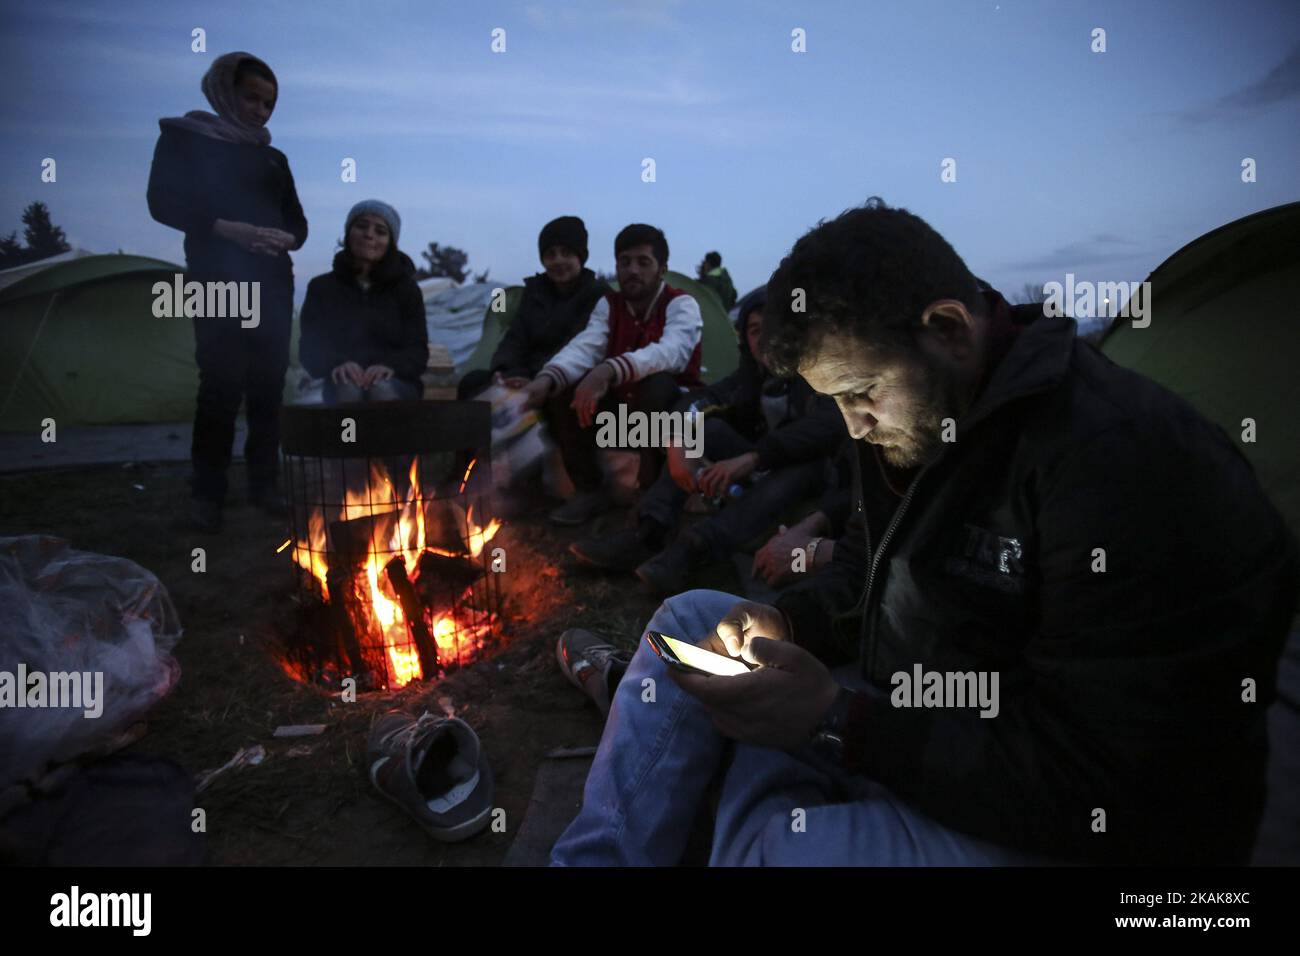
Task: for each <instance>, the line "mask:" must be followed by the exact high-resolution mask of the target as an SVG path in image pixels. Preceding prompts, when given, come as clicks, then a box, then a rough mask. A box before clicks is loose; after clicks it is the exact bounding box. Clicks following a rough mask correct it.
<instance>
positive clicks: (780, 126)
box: [0, 0, 1300, 301]
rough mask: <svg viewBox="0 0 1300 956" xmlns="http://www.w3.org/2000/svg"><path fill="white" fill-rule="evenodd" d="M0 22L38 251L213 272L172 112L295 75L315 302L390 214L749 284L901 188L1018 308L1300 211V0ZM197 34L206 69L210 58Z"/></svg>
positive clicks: (5, 208)
mask: <svg viewBox="0 0 1300 956" xmlns="http://www.w3.org/2000/svg"><path fill="white" fill-rule="evenodd" d="M0 17H2V20H0V23H2V24H3V32H2V34H0V36H2V39H0V64H3V65H0V71H3V78H4V81H5V84H4V88H5V97H4V100H5V105H4V112H3V115H2V116H0V128H2V129H3V136H2V137H0V232H4V233H8V232H9V231H11V230H14V229H17V230H19V232H20V234H21V222H20V219H19V217H20V215H21V211H22V209H23V207H24V206H25V205H26V204H27V203H29V202H31V201H32V200H34V199H41V200H43V201H45V202H46V203H47V204H48V205H49V207H50V209H51V211H52V213H53V217H54V221H55V222H56V223H57V224H58V225H61V226H62V227H64V229H65V230H66V231H67V233H68V237H69V239H70V241H71V242H72V243H73V245H75V246H81V247H84V248H87V249H90V250H93V251H97V252H111V251H115V250H117V249H119V248H121V249H123V250H125V251H128V252H135V253H141V254H145V255H152V256H159V257H162V258H165V259H170V260H172V261H175V262H183V256H182V251H181V236H180V234H179V233H176V232H174V231H173V230H171V229H168V228H166V227H164V226H162V225H159V224H158V223H155V222H153V220H152V219H151V218H150V217H149V213H148V210H147V208H146V206H145V200H144V193H145V185H146V182H147V180H148V173H149V161H150V157H151V156H152V152H153V147H154V142H155V140H156V138H157V135H158V126H157V120H158V118H159V117H160V116H174V115H180V114H183V113H184V112H186V111H187V110H191V109H205V110H206V109H208V105H207V103H206V101H205V100H204V99H203V97H202V94H201V93H200V92H199V81H200V79H201V77H202V75H203V72H204V70H205V69H206V68H207V66H208V64H209V62H210V61H211V59H212V58H213V57H214V56H216V55H219V54H221V53H224V52H227V51H230V50H247V51H249V52H251V53H254V54H256V55H258V56H260V57H262V58H263V59H264V60H266V61H267V62H268V63H269V64H270V65H271V67H272V68H273V69H274V70H275V71H276V73H277V75H278V76H279V79H280V99H279V103H278V106H277V108H276V111H275V114H274V116H272V118H271V122H270V124H269V128H270V130H271V132H272V136H273V142H274V144H275V145H276V146H277V147H279V148H280V149H282V150H283V151H284V152H285V153H286V154H287V155H288V157H289V161H290V164H291V166H292V169H293V172H294V175H295V178H296V180H297V184H298V190H299V195H300V196H301V199H302V202H303V207H304V209H305V210H306V213H307V217H308V220H309V223H310V229H311V234H310V238H309V239H308V241H307V244H306V246H305V247H304V248H303V249H302V250H301V251H299V252H298V253H296V254H295V255H294V259H295V272H296V274H297V277H298V280H297V290H296V291H297V296H298V299H299V301H301V297H302V294H303V291H304V289H305V286H306V282H307V279H308V278H310V277H311V276H312V275H315V274H317V273H319V272H322V271H324V270H325V269H327V268H328V264H329V261H330V259H331V257H332V255H333V252H334V249H335V248H336V241H337V240H338V238H339V236H340V235H341V232H342V226H343V217H344V214H345V213H346V211H347V209H348V208H349V207H350V206H351V205H352V203H353V202H355V201H357V200H359V199H363V198H369V197H378V198H381V199H384V200H386V201H388V202H391V203H392V204H393V205H395V206H396V207H397V209H398V210H399V212H400V213H401V215H402V218H403V225H402V243H401V245H402V247H403V249H405V250H406V251H407V252H408V253H410V254H411V255H412V257H413V258H415V259H416V260H417V262H419V261H420V260H419V257H418V251H419V250H420V249H422V248H424V246H425V245H426V244H427V243H428V242H430V241H431V240H436V241H438V242H441V243H450V244H453V245H457V246H460V247H461V248H464V249H465V250H467V251H468V252H469V254H470V265H471V267H472V268H475V269H482V268H484V267H491V270H492V278H493V279H494V280H496V281H501V282H516V281H519V279H520V278H521V277H522V276H524V275H526V274H529V273H532V272H535V271H537V270H538V268H539V265H538V262H537V255H536V236H537V232H538V229H539V228H540V226H541V225H542V224H543V223H544V222H545V221H546V220H548V219H550V218H552V217H553V216H556V215H560V214H565V213H574V214H577V215H580V216H582V217H583V219H585V220H586V222H587V226H588V229H589V231H590V233H591V249H592V255H591V261H590V265H592V266H594V267H596V268H602V269H605V270H611V271H612V267H613V240H614V235H615V233H616V232H617V231H618V230H619V228H621V227H622V226H623V225H625V224H626V223H628V222H634V221H645V222H650V223H653V224H655V225H658V226H660V227H661V228H663V229H664V231H665V232H666V233H667V235H668V240H669V243H670V245H671V249H672V253H671V260H670V266H672V267H673V268H676V269H678V270H681V271H685V272H693V269H694V266H695V263H697V262H698V261H699V259H700V258H701V256H702V255H703V253H704V252H706V251H708V250H709V249H715V248H716V249H718V250H720V251H721V252H722V255H723V259H724V262H725V264H726V265H727V266H728V267H729V268H730V270H731V272H732V274H733V276H734V278H735V281H736V285H737V287H739V288H740V290H741V291H742V292H743V291H745V290H746V289H748V288H750V287H752V286H754V285H756V284H758V283H760V282H764V281H766V279H767V277H768V275H769V274H770V272H771V270H772V269H773V268H774V267H775V266H776V264H777V262H778V261H779V260H780V257H781V256H782V255H783V254H784V253H785V252H786V251H787V250H788V249H789V247H790V246H791V244H792V243H793V242H794V240H795V239H797V238H798V236H799V235H800V234H801V233H802V232H803V231H805V230H806V229H807V228H809V227H810V226H812V225H814V224H815V223H816V222H817V220H818V219H820V218H823V217H828V216H832V215H834V214H835V213H837V212H839V211H840V210H842V209H844V208H846V207H848V206H853V205H856V204H858V203H860V202H861V201H862V200H863V199H865V198H866V197H868V196H870V195H872V194H879V195H880V196H882V197H883V198H884V199H885V200H886V201H888V202H889V203H891V204H893V205H902V206H906V207H908V208H909V209H911V210H912V211H914V212H916V213H917V214H919V215H921V216H922V217H924V218H925V219H927V220H928V221H929V222H930V223H931V224H932V225H934V226H935V227H936V228H937V229H938V230H939V231H940V232H942V233H943V234H944V235H945V236H946V237H947V238H948V239H949V240H950V241H951V242H952V243H953V245H954V246H955V247H956V249H957V251H958V252H959V253H960V254H961V255H962V256H963V257H964V258H965V259H966V261H967V263H968V264H969V265H970V266H971V268H972V269H973V270H974V271H975V272H976V273H977V274H978V275H981V276H983V277H984V278H987V279H988V280H990V281H991V282H993V283H994V284H995V285H997V286H998V287H1000V288H1002V289H1003V291H1004V292H1007V293H1008V294H1009V295H1012V296H1013V297H1014V295H1015V294H1016V293H1018V292H1019V291H1020V290H1021V287H1022V286H1023V285H1024V284H1025V283H1027V282H1035V283H1037V284H1039V285H1041V284H1042V283H1043V282H1045V281H1048V280H1052V279H1056V280H1058V281H1060V280H1063V279H1064V275H1065V273H1066V272H1074V273H1075V274H1076V276H1078V277H1081V278H1093V279H1106V280H1138V279H1142V278H1144V277H1145V276H1146V275H1147V273H1148V272H1149V271H1150V270H1151V269H1152V268H1154V267H1155V266H1156V265H1158V264H1159V263H1160V261H1161V260H1163V259H1164V258H1165V257H1166V256H1168V255H1169V254H1170V253H1172V252H1173V251H1175V250H1176V249H1177V248H1178V247H1180V246H1182V245H1183V244H1184V243H1186V242H1188V241H1190V240H1191V239H1193V238H1195V237H1196V236H1198V235H1200V234H1201V233H1203V232H1205V231H1207V230H1209V229H1211V228H1213V227H1215V226H1218V225H1221V224H1223V223H1225V222H1228V221H1230V220H1232V219H1236V218H1238V217H1240V216H1243V215H1246V214H1248V213H1251V212H1254V211H1256V210H1260V209H1264V208H1267V207H1269V206H1273V205H1276V204H1279V203H1283V202H1288V201H1291V200H1294V199H1296V198H1297V197H1298V196H1300V150H1298V148H1297V147H1298V146H1300V121H1298V119H1300V116H1298V113H1300V110H1298V109H1297V107H1298V105H1300V4H1297V3H1295V2H1294V0H1279V2H1275V3H1266V2H1233V3H1226V2H1224V3H1215V2H1186V0H1184V2H1172V0H1171V2H1141V3H1134V2H1115V3H1079V2H1058V0H1039V2H1026V0H1001V2H984V0H980V2H974V0H972V2H956V0H950V2H939V0H921V2H903V0H895V2H877V0H871V2H866V0H863V2H842V3H839V2H824V3H823V2H807V3H788V2H787V3H781V2H774V0H773V2H763V0H759V2H753V3H739V2H695V3H684V2H653V3H652V2H642V3H631V2H615V0H609V2H598V0H580V2H573V3H558V2H540V0H539V2H520V3H491V2H481V3H480V2H474V3H470V2H459V3H455V2H421V3H360V2H355V0H351V2H335V0H322V2H314V3H301V4H299V3H294V4H290V3H283V2H276V0H268V2H261V3H255V4H254V3H246V4H235V3H229V4H227V3H221V4H217V3H192V2H186V0H180V2H176V0H169V2H140V3H135V2H122V3H62V2H42V3H34V4H33V3H25V4H21V5H20V4H17V3H13V2H12V0H4V2H3V13H2V14H0ZM194 27H203V28H204V29H206V31H207V46H208V52H207V53H193V52H191V51H190V31H191V30H192V29H193V28H194ZM497 27H500V28H503V29H504V30H505V31H506V52H505V53H499V54H498V53H493V52H492V51H491V48H490V44H491V31H492V30H493V29H494V28H497ZM796 27H798V28H802V29H804V30H805V31H806V33H807V52H806V53H802V54H797V53H794V52H792V51H791V31H792V30H793V29H794V28H796ZM1095 27H1101V28H1104V29H1105V30H1106V46H1107V50H1106V52H1105V53H1100V54H1098V53H1093V52H1091V50H1090V45H1091V43H1092V40H1091V31H1092V30H1093V29H1094V28H1095ZM47 156H50V157H55V158H56V159H57V160H58V182H57V183H55V184H44V183H41V182H40V179H39V174H40V163H41V160H42V159H43V158H44V157H47ZM344 157H353V158H355V159H356V160H357V163H358V170H359V177H358V178H359V181H358V182H357V183H344V182H342V181H341V179H340V175H339V171H340V161H341V160H342V159H343V158H344ZM645 157H652V158H653V159H654V160H655V163H656V171H657V181H656V182H654V183H644V182H642V179H641V170H642V160H643V158H645ZM947 157H951V158H954V159H955V160H956V161H957V182H955V183H943V182H941V181H940V164H941V162H942V161H943V160H944V159H945V158H947ZM1245 157H1251V158H1254V159H1255V161H1256V163H1257V169H1258V181H1257V182H1255V183H1252V184H1246V183H1243V182H1242V181H1241V161H1242V159H1243V158H1245Z"/></svg>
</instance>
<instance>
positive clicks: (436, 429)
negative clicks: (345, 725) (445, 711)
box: [280, 401, 501, 690]
mask: <svg viewBox="0 0 1300 956" xmlns="http://www.w3.org/2000/svg"><path fill="white" fill-rule="evenodd" d="M280 422H281V449H282V453H283V464H284V468H283V472H284V487H285V495H286V497H287V499H288V502H289V508H290V525H291V527H290V532H291V539H290V540H291V545H292V551H291V555H292V558H293V568H294V577H295V589H296V597H297V602H298V615H297V617H298V620H297V627H296V630H295V633H294V635H293V637H292V639H291V640H290V641H288V642H287V646H286V651H285V655H284V665H285V669H286V670H287V671H288V672H289V673H290V674H291V675H292V676H294V677H296V678H298V679H301V680H309V681H317V682H321V683H324V684H327V685H330V686H338V684H339V682H340V681H341V680H342V679H343V678H345V677H354V678H356V680H357V687H358V689H362V690H379V689H395V688H398V687H402V686H404V685H405V684H407V683H409V682H410V681H412V680H420V679H424V680H429V679H433V678H435V677H437V676H438V675H439V674H442V673H445V672H446V671H448V670H450V669H453V668H456V667H459V666H462V665H464V664H467V663H469V662H471V661H473V660H474V659H476V658H477V657H479V656H480V655H482V654H484V653H486V652H488V651H490V650H491V649H492V647H493V645H494V644H495V643H496V642H498V641H499V640H500V633H499V632H500V605H501V593H500V588H499V585H498V583H497V579H496V576H495V574H493V573H492V570H491V568H492V548H491V546H490V542H491V540H492V537H493V536H494V535H495V534H496V532H497V531H498V530H499V528H500V522H498V521H497V520H496V519H494V518H492V517H491V516H490V515H489V514H488V513H487V511H486V510H485V509H486V508H487V507H489V506H490V494H489V492H490V489H491V487H492V482H491V457H490V455H491V453H490V447H491V445H490V442H491V413H490V408H489V406H488V405H487V403H484V402H454V401H413V402H382V403H364V404H352V405H328V406H324V405H289V406H285V407H284V408H283V409H282V411H281V418H280Z"/></svg>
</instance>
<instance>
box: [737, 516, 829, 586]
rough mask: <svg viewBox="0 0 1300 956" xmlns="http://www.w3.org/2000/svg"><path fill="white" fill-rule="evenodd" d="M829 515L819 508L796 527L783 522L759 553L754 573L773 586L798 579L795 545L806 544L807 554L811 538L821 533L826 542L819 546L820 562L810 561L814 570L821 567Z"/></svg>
mask: <svg viewBox="0 0 1300 956" xmlns="http://www.w3.org/2000/svg"><path fill="white" fill-rule="evenodd" d="M825 518H826V516H825V515H823V514H822V513H821V512H820V511H818V512H814V513H813V514H811V515H809V516H808V517H807V518H804V519H803V520H802V521H800V522H799V523H798V524H797V525H795V526H794V527H793V528H786V526H785V525H781V530H780V531H778V532H777V533H776V534H774V535H772V537H771V538H770V539H769V540H768V542H767V544H765V545H763V546H762V547H761V548H759V549H758V551H757V553H755V555H754V568H753V571H752V572H751V573H752V574H753V576H754V577H756V578H758V579H760V580H761V581H764V582H766V584H767V586H768V587H773V588H775V587H780V586H782V585H784V584H789V583H790V582H791V581H794V580H795V579H797V578H798V577H799V572H798V571H796V570H794V568H793V567H792V565H793V564H794V561H793V555H792V552H793V551H794V549H795V548H803V549H804V553H805V554H807V552H808V542H810V541H811V540H812V539H813V538H817V537H822V538H823V544H822V545H819V546H818V548H817V557H818V560H817V562H816V564H809V565H808V566H807V570H808V571H814V570H816V569H817V568H818V567H820V566H821V565H822V564H823V563H824V562H823V561H822V560H820V558H821V553H822V548H823V547H824V546H825V543H826V542H825V538H824V534H823V531H824V529H825V525H826V524H827V522H826V520H825Z"/></svg>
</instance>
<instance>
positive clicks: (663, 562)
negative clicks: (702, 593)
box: [636, 530, 708, 597]
mask: <svg viewBox="0 0 1300 956" xmlns="http://www.w3.org/2000/svg"><path fill="white" fill-rule="evenodd" d="M707 562H708V553H707V552H706V551H705V549H704V547H703V545H702V544H701V543H700V542H699V541H698V540H697V539H695V538H694V537H692V535H691V533H690V531H689V530H687V531H684V532H682V534H681V535H680V536H679V537H678V538H677V540H676V541H674V542H673V543H672V544H671V545H669V546H668V547H667V548H664V549H663V550H662V551H660V552H659V553H658V554H656V555H655V556H654V557H652V558H651V559H650V560H648V561H646V562H645V563H644V564H641V565H639V566H638V567H637V569H636V576H637V577H638V578H640V579H641V583H642V584H643V585H645V589H646V590H647V591H649V592H650V594H651V596H653V597H671V596H672V595H674V594H680V593H681V592H682V591H685V590H687V588H688V587H689V586H690V579H691V575H692V574H694V573H695V572H697V571H699V570H700V569H702V568H703V567H704V565H705V564H706V563H707Z"/></svg>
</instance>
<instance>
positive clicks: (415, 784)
mask: <svg viewBox="0 0 1300 956" xmlns="http://www.w3.org/2000/svg"><path fill="white" fill-rule="evenodd" d="M365 771H366V776H367V777H368V778H369V779H370V782H371V783H373V784H374V785H375V787H376V789H378V790H379V792H380V793H382V794H383V795H384V796H386V797H387V798H388V799H389V800H392V801H393V802H394V803H395V804H397V805H398V806H399V807H401V808H402V809H403V810H405V811H406V812H407V813H409V814H410V815H411V816H413V817H414V818H415V820H416V822H417V823H419V824H420V826H422V827H423V828H424V830H425V832H427V833H428V834H429V835H430V836H432V837H433V838H434V839H435V840H441V841H443V842H444V843H455V842H457V841H458V840H465V839H468V838H469V837H472V836H473V835H474V834H476V833H478V832H479V831H480V830H482V829H483V828H484V827H486V826H487V825H488V824H489V823H490V822H491V819H492V770H491V768H490V767H489V766H488V762H487V757H486V756H485V755H484V754H483V748H482V747H481V746H480V745H479V739H478V735H477V734H475V733H474V730H473V728H471V727H470V725H469V724H467V723H465V721H463V720H459V719H457V718H455V717H443V716H442V715H441V714H429V713H425V714H423V715H422V716H421V717H420V718H419V719H416V718H414V717H412V716H411V715H410V714H404V713H402V712H401V711H392V712H391V713H388V714H385V715H384V716H383V717H380V718H379V720H377V721H375V725H374V727H372V728H371V730H370V737H369V738H368V739H367V741H366V764H365Z"/></svg>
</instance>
